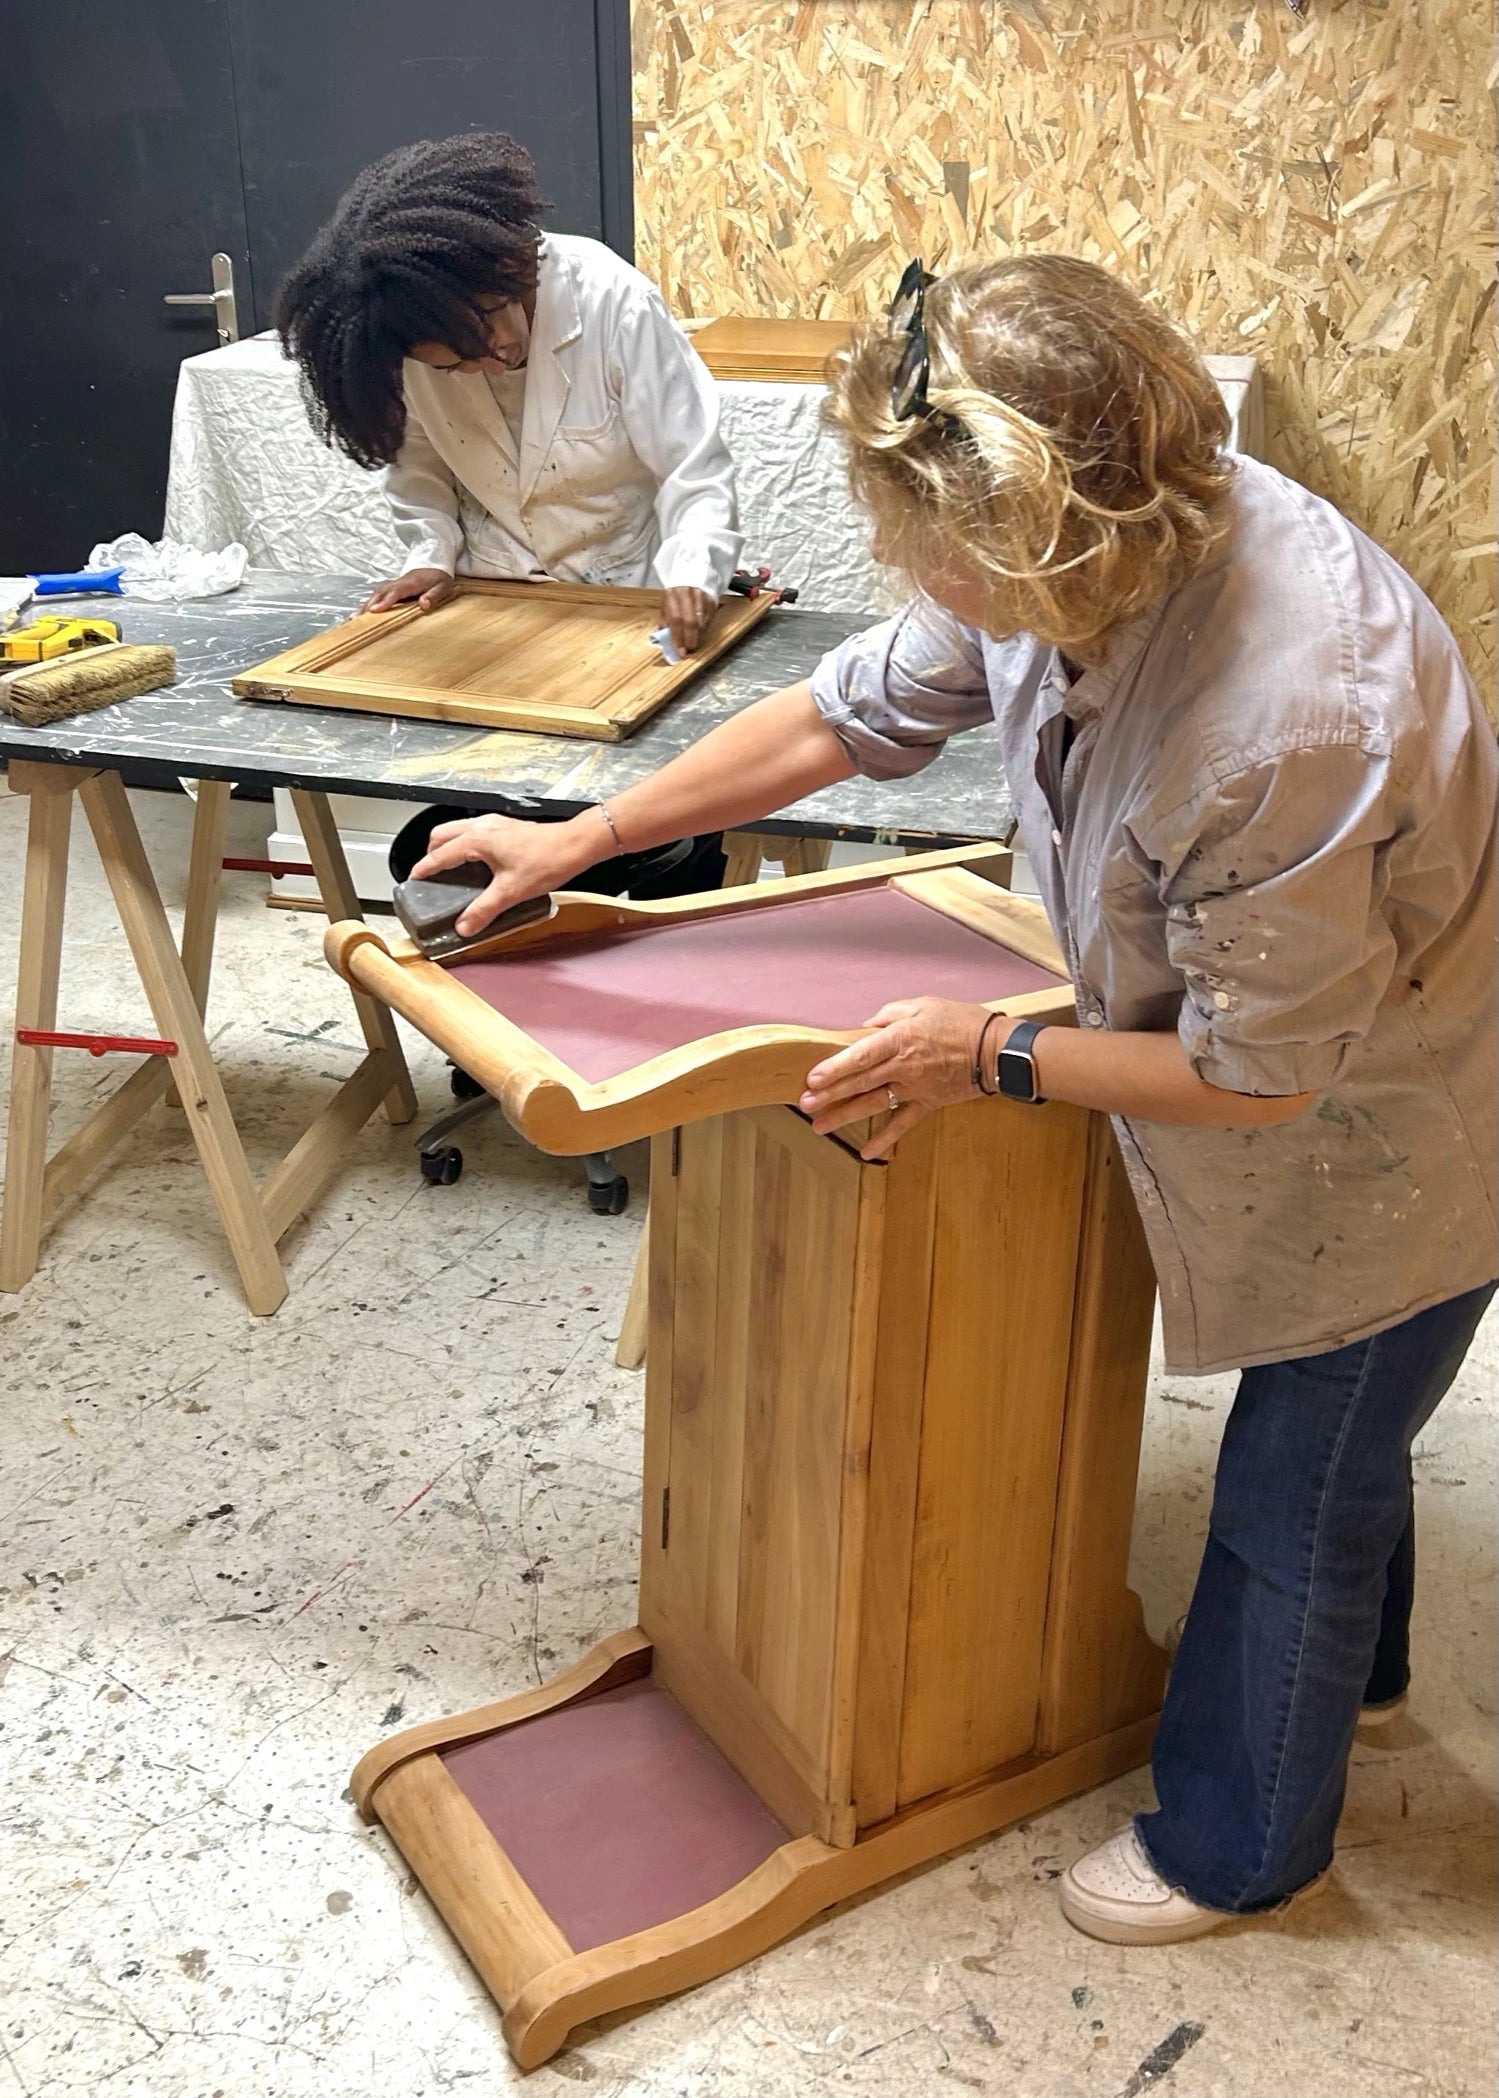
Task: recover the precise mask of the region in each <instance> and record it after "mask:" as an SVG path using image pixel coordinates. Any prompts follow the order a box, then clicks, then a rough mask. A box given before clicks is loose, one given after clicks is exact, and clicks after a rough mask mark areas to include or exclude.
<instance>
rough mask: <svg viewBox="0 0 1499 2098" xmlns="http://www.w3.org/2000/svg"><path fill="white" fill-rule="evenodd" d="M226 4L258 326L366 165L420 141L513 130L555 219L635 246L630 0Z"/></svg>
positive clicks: (245, 0)
mask: <svg viewBox="0 0 1499 2098" xmlns="http://www.w3.org/2000/svg"><path fill="white" fill-rule="evenodd" d="M229 10H230V19H231V23H232V25H233V38H234V67H235V82H236V90H237V95H238V101H239V135H240V154H241V158H242V161H243V165H244V175H245V212H246V217H247V220H248V224H249V236H250V257H251V273H252V276H253V280H254V284H253V292H254V314H255V326H256V327H260V328H267V327H269V326H270V324H271V313H272V302H273V298H274V294H275V287H276V284H277V282H278V280H279V279H280V277H281V276H282V274H283V273H284V271H285V270H286V269H287V268H288V267H289V265H290V264H291V263H292V262H294V261H295V260H296V258H297V256H298V255H299V254H300V253H301V251H302V249H303V248H304V247H305V246H306V244H307V242H308V241H309V240H310V239H311V237H312V235H313V233H314V232H315V231H316V230H317V227H318V226H319V225H320V224H321V222H322V221H323V219H324V218H326V217H327V215H328V212H329V210H330V209H331V208H332V206H333V205H334V203H336V201H337V200H338V198H339V197H340V196H341V195H342V194H343V192H344V190H345V189H347V187H348V185H349V184H350V182H352V180H353V179H354V177H355V176H356V175H357V174H358V172H359V170H360V169H361V168H362V167H364V166H366V165H367V164H368V162H370V161H371V160H374V159H376V158H377V157H378V156H379V155H380V154H382V153H388V152H389V151H390V150H391V149H392V148H393V147H395V146H402V145H406V144H407V143H409V142H410V141H411V140H413V139H419V138H446V137H448V136H449V135H450V134H451V133H453V132H456V131H509V132H510V133H512V134H513V136H514V137H516V138H518V139H519V140H520V141H521V143H522V144H523V145H524V146H526V147H527V149H528V150H529V151H530V153H531V154H532V156H533V157H534V159H535V161H536V165H537V169H538V172H539V173H540V176H541V184H542V191H543V194H544V195H545V196H546V197H548V198H549V199H550V201H551V202H552V204H553V205H554V206H555V207H556V208H555V210H554V211H553V213H552V215H551V217H550V219H549V221H548V223H549V224H550V225H553V226H555V227H556V228H557V229H558V231H559V232H563V233H586V234H590V235H591V236H592V237H593V239H595V240H607V241H609V242H610V244H611V245H612V246H614V247H617V248H618V250H619V252H620V253H621V254H622V255H626V256H628V255H630V254H631V253H632V252H633V244H632V240H631V227H630V222H629V199H630V173H629V76H628V56H627V17H628V8H627V5H626V0H438V4H434V5H430V6H425V7H423V6H415V7H414V6H413V5H412V0H229ZM621 154H623V162H622V168H621ZM621 172H622V174H623V180H621V179H620V177H621ZM245 310H246V312H248V311H249V308H248V306H247V307H246V309H245ZM244 325H245V330H246V333H249V332H250V331H249V325H248V322H246V323H245V324H244Z"/></svg>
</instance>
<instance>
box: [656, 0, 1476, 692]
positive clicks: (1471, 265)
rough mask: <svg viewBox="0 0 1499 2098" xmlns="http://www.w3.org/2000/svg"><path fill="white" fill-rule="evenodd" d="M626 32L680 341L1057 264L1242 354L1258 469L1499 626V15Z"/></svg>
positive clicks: (753, 20) (1157, 11) (944, 5)
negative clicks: (1049, 253) (732, 318)
mask: <svg viewBox="0 0 1499 2098" xmlns="http://www.w3.org/2000/svg"><path fill="white" fill-rule="evenodd" d="M1303 5H1304V9H1305V12H1304V13H1303V14H1301V15H1299V16H1298V14H1296V13H1294V12H1293V11H1292V9H1291V8H1290V6H1288V5H1287V4H1286V0H1098V4H1096V5H1086V4H1083V0H1019V4H1016V5H1014V6H998V5H990V4H987V0H914V4H913V0H717V4H713V0H697V4H694V0H635V18H634V38H633V42H634V78H635V170H636V214H637V217H636V224H637V243H638V259H639V262H640V266H641V268H642V269H644V270H646V271H647V272H648V273H649V274H650V275H651V276H653V277H654V278H656V280H657V281H658V282H659V283H660V284H661V286H662V288H663V290H664V291H665V292H666V295H667V298H668V299H669V301H670V302H671V304H672V306H673V309H674V310H675V311H676V312H677V313H679V314H682V315H684V316H702V315H708V314H720V313H787V314H790V313H802V314H808V313H811V314H828V315H844V314H858V313H867V312H871V311H874V310H876V309H877V308H878V307H879V306H880V305H881V304H882V303H883V301H884V300H885V299H886V298H887V297H888V294H889V290H890V288H891V286H892V285H893V282H894V279H895V277H896V275H897V273H898V271H899V269H900V267H901V265H902V264H903V263H904V262H905V260H906V258H907V257H908V256H909V255H912V254H915V253H920V254H921V255H922V256H923V257H924V258H925V260H926V261H927V263H928V265H929V266H931V265H934V264H935V265H936V266H938V267H949V266H951V265H953V264H954V263H956V262H958V261H960V260H965V259H968V258H970V257H974V256H981V255H985V254H993V253H1004V252H1007V251H1010V250H1012V249H1016V248H1055V249H1061V250H1065V251H1067V252H1069V253H1073V254H1080V255H1085V256H1088V257H1090V258H1091V259H1093V260H1096V261H1100V262H1103V263H1105V264H1106V265H1108V266H1109V267H1111V268H1114V269H1117V270H1120V271H1122V272H1123V273H1125V274H1126V275H1128V276H1129V277H1131V278H1132V279H1134V280H1135V281H1136V282H1138V283H1139V284H1141V285H1142V286H1149V287H1151V288H1152V289H1153V290H1154V291H1155V292H1156V293H1157V294H1158V295H1159V297H1160V298H1161V299H1162V300H1163V302H1164V303H1165V304H1166V305H1167V307H1168V308H1169V309H1170V310H1171V311H1172V312H1173V313H1174V314H1175V315H1177V316H1178V317H1179V318H1180V319H1181V320H1183V321H1184V322H1185V323H1186V324H1187V325H1188V326H1189V328H1190V329H1191V330H1192V332H1193V334H1194V335H1195V337H1196V339H1197V341H1198V342H1199V344H1200V345H1201V347H1202V348H1203V349H1205V350H1210V351H1213V350H1216V351H1220V352H1226V351H1250V352H1252V353H1254V354H1255V355H1256V356H1258V357H1259V359H1260V360H1261V363H1262V366H1263V368H1264V372H1265V376H1266V379H1267V382H1268V388H1269V420H1270V433H1271V434H1270V456H1271V458H1272V459H1273V460H1274V461H1275V463H1276V464H1277V465H1280V466H1282V467H1284V468H1285V469H1286V470H1287V471H1288V472H1290V473H1293V474H1295V475H1297V476H1298V478H1300V479H1301V480H1303V481H1305V482H1307V483H1308V484H1309V485H1310V486H1311V487H1313V488H1315V489H1317V490H1319V491H1320V492H1321V493H1323V494H1325V495H1327V496H1330V497H1331V498H1332V500H1333V501H1334V502H1336V503H1338V504H1340V505H1341V506H1342V507H1343V508H1344V509H1346V510H1347V511H1348V513H1349V514H1350V515H1351V516H1352V517H1354V518H1355V519H1356V520H1357V521H1358V522H1359V523H1360V524H1362V525H1363V526H1364V528H1365V529H1366V530H1367V531H1369V532H1371V533H1372V534H1373V535H1374V537H1375V538H1377V539H1378V540H1380V541H1381V542H1382V543H1383V544H1384V545H1386V546H1388V547H1389V548H1390V549H1391V550H1392V551H1393V552H1394V553H1395V554H1396V555H1397V556H1398V557H1399V559H1400V560H1402V561H1403V562H1404V563H1405V564H1406V566H1407V567H1408V568H1409V569H1410V570H1411V571H1412V572H1413V574H1414V575H1415V576H1416V577H1417V578H1418V580H1419V581H1420V582H1421V583H1422V584H1423V585H1424V586H1425V588H1426V589H1427V590H1428V591H1429V592H1430V593H1431V595H1432V596H1433V597H1434V598H1435V599H1436V601H1437V603H1438V604H1439V605H1440V606H1441V608H1442V610H1443V611H1444V612H1445V614H1446V615H1447V617H1448V619H1449V620H1450V621H1451V623H1452V625H1453V627H1454V629H1455V631H1456V633H1457V635H1458V638H1459V640H1460V641H1461V642H1462V644H1463V647H1464V648H1465V650H1466V651H1467V653H1468V657H1469V661H1470V662H1471V664H1472V666H1473V668H1474V671H1475V673H1476V674H1477V675H1478V676H1479V678H1480V680H1481V682H1482V683H1483V684H1484V685H1485V687H1486V688H1487V687H1488V686H1489V685H1490V684H1491V674H1492V669H1493V664H1494V655H1495V624H1494V554H1495V550H1496V549H1495V536H1494V515H1493V459H1494V386H1495V362H1496V360H1495V334H1494V310H1493V295H1494V277H1493V268H1494V209H1495V205H1494V184H1493V179H1492V172H1491V170H1492V167H1493V160H1494V137H1493V121H1492V89H1493V74H1494V31H1493V18H1492V11H1491V9H1490V8H1489V6H1488V5H1487V4H1486V0H1388V4H1386V0H1341V4H1340V0H1303Z"/></svg>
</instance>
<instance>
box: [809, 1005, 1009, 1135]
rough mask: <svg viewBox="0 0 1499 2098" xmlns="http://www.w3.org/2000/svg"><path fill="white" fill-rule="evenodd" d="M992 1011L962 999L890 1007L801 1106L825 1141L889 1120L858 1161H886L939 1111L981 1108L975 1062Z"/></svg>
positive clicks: (993, 1037)
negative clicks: (857, 1125)
mask: <svg viewBox="0 0 1499 2098" xmlns="http://www.w3.org/2000/svg"><path fill="white" fill-rule="evenodd" d="M988 1017H989V1012H988V1008H987V1007H986V1006H982V1005H963V1004H960V1003H959V1002H958V1000H957V999H955V998H899V999H897V1000H896V1001H895V1003H894V1004H893V1005H883V1006H881V1007H880V1010H879V1011H878V1012H877V1013H876V1014H875V1016H874V1018H873V1019H872V1020H870V1021H868V1022H866V1025H868V1026H870V1027H872V1028H874V1029H875V1032H874V1033H873V1034H869V1035H866V1036H865V1037H864V1039H863V1040H862V1041H860V1042H855V1043H854V1044H853V1045H852V1046H851V1047H850V1048H848V1049H840V1050H839V1051H838V1054H837V1055H836V1056H830V1057H828V1058H827V1059H826V1061H825V1062H823V1063H820V1064H817V1065H815V1066H814V1067H813V1069H812V1070H811V1071H809V1072H808V1073H807V1089H806V1091H805V1092H804V1093H803V1094H802V1096H801V1100H800V1102H799V1105H800V1107H801V1110H802V1112H803V1114H806V1115H810V1116H811V1118H812V1127H813V1128H814V1129H815V1130H816V1131H817V1133H818V1135H819V1136H827V1135H828V1134H829V1132H830V1131H832V1130H834V1129H841V1128H842V1127H843V1126H844V1124H845V1123H847V1122H862V1121H867V1120H868V1118H869V1117H870V1116H871V1115H885V1114H888V1115H889V1116H890V1120H889V1121H888V1122H887V1123H886V1124H885V1127H884V1128H883V1129H881V1130H879V1131H877V1132H876V1134H875V1135H874V1136H872V1137H871V1138H870V1140H869V1142H868V1143H867V1144H865V1145H864V1147H863V1148H862V1150H861V1151H860V1153H859V1156H860V1157H861V1158H866V1159H876V1158H887V1157H888V1156H889V1154H890V1153H891V1151H893V1150H894V1148H895V1146H896V1145H897V1144H898V1143H899V1142H900V1140H901V1138H902V1137H903V1136H904V1135H905V1134H906V1132H907V1131H908V1130H911V1129H914V1128H915V1127H916V1124H917V1123H918V1122H919V1121H921V1120H922V1119H923V1117H925V1116H926V1115H929V1114H931V1113H932V1111H933V1109H935V1108H938V1107H949V1106H951V1105H952V1103H953V1102H954V1101H956V1100H976V1099H977V1098H978V1089H977V1087H976V1086H975V1085H974V1082H973V1057H974V1051H975V1049H976V1048H977V1047H978V1038H979V1033H980V1031H981V1029H982V1028H983V1025H984V1022H985V1020H987V1019H988ZM1008 1026H1009V1023H1008V1022H1006V1021H1004V1020H999V1021H996V1022H995V1024H994V1026H993V1027H992V1028H991V1029H990V1030H989V1040H988V1043H987V1045H986V1048H985V1055H986V1057H987V1056H988V1055H990V1054H992V1052H993V1051H994V1050H995V1049H997V1048H998V1047H999V1044H1000V1042H1001V1041H1002V1040H1003V1038H1004V1036H1005V1034H1006V1033H1007V1032H1008Z"/></svg>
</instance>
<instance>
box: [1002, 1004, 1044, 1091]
mask: <svg viewBox="0 0 1499 2098" xmlns="http://www.w3.org/2000/svg"><path fill="white" fill-rule="evenodd" d="M1045 1025H1046V1022H1045V1021H1044V1020H1017V1021H1016V1023H1015V1025H1014V1026H1013V1027H1012V1028H1011V1029H1010V1032H1009V1034H1008V1036H1007V1037H1006V1039H1005V1045H1004V1047H1003V1048H1002V1049H1001V1050H1000V1052H999V1057H998V1060H997V1062H996V1064H995V1067H994V1083H995V1087H996V1089H997V1090H998V1091H999V1092H1001V1093H1003V1094H1004V1096H1005V1098H1006V1099H1007V1100H1024V1101H1025V1102H1026V1103H1027V1104H1028V1105H1029V1106H1031V1107H1044V1106H1045V1105H1046V1101H1045V1097H1044V1095H1043V1094H1042V1091H1041V1087H1040V1083H1039V1080H1038V1078H1037V1074H1036V1059H1035V1056H1034V1054H1033V1053H1032V1045H1033V1043H1034V1042H1035V1039H1036V1036H1037V1035H1038V1034H1039V1033H1040V1032H1041V1030H1042V1028H1043V1027H1044V1026H1045Z"/></svg>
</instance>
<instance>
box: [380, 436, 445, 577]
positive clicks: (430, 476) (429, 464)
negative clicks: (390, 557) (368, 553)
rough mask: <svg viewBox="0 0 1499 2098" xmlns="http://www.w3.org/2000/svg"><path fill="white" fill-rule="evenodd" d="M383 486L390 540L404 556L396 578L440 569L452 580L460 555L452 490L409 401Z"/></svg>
mask: <svg viewBox="0 0 1499 2098" xmlns="http://www.w3.org/2000/svg"><path fill="white" fill-rule="evenodd" d="M383 482H384V487H385V499H386V501H387V502H388V503H389V504H390V514H391V520H392V522H393V523H394V525H395V528H396V537H397V538H398V539H399V540H400V542H401V546H402V549H403V551H404V552H405V556H406V559H405V562H404V564H403V566H402V570H401V573H402V574H403V575H409V574H410V573H411V571H412V569H414V568H442V569H446V571H447V573H448V574H449V575H452V573H453V571H454V570H455V568H456V567H457V565H458V556H459V554H460V553H462V551H463V527H462V525H461V524H460V523H459V522H458V484H457V482H456V481H455V480H454V479H453V476H452V474H451V472H450V471H449V469H448V467H447V465H446V464H445V462H444V461H443V458H442V456H441V454H440V453H439V452H438V450H437V447H436V446H435V445H434V444H433V442H432V440H431V438H430V437H429V436H428V435H427V433H426V431H425V430H424V429H423V427H422V423H421V418H420V417H419V416H418V415H417V414H416V412H415V410H414V409H413V408H412V406H411V403H410V402H409V401H408V402H407V403H406V435H405V438H404V440H403V441H402V444H401V449H400V451H399V453H398V454H397V456H396V458H395V459H394V460H393V461H392V463H391V464H390V465H389V466H387V467H386V469H385V472H384V475H383Z"/></svg>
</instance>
